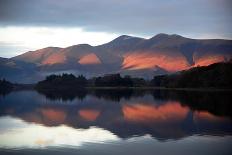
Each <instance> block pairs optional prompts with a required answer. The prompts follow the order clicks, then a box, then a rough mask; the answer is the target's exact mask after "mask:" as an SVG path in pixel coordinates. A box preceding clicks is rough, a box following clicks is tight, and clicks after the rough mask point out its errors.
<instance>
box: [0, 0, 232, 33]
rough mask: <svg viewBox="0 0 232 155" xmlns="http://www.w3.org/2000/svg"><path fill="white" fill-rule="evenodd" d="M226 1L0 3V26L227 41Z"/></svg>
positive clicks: (10, 0)
mask: <svg viewBox="0 0 232 155" xmlns="http://www.w3.org/2000/svg"><path fill="white" fill-rule="evenodd" d="M231 6H232V3H231V1H230V0H191V1H189V0H188V1H187V0H182V1H179V0H156V1H154V0H123V1H119V0H99V1H96V0H69V1H57V0H49V1H48V0H40V1H38V0H17V2H16V1H14V0H0V26H12V25H13V26H51V27H79V28H82V29H84V30H85V31H103V32H109V33H112V32H113V33H120V34H136V35H144V36H151V35H154V34H156V33H160V32H165V33H178V34H182V35H183V34H187V35H188V34H190V35H191V34H193V35H196V36H198V35H200V34H202V33H204V34H211V33H214V34H215V33H216V35H221V36H222V35H223V36H225V37H227V38H232V32H231V29H230V27H232V16H231V15H232V11H231Z"/></svg>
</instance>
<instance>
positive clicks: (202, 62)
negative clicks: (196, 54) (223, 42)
mask: <svg viewBox="0 0 232 155" xmlns="http://www.w3.org/2000/svg"><path fill="white" fill-rule="evenodd" d="M224 60H225V58H224V56H222V55H208V56H204V57H201V58H199V59H197V60H195V65H194V67H197V66H208V65H211V64H213V63H217V62H222V61H224Z"/></svg>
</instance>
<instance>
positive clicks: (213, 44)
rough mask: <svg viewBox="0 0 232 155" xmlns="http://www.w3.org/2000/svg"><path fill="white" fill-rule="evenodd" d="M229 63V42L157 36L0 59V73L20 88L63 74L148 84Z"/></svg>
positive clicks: (122, 38) (231, 55) (231, 44)
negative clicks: (168, 75)
mask: <svg viewBox="0 0 232 155" xmlns="http://www.w3.org/2000/svg"><path fill="white" fill-rule="evenodd" d="M231 58H232V40H222V39H190V38H185V37H182V36H180V35H176V34H174V35H168V34H158V35H156V36H154V37H152V38H150V39H144V38H139V37H133V36H127V35H122V36H120V37H118V38H116V39H114V40H112V41H110V42H108V43H105V44H102V45H99V46H91V45H88V44H79V45H74V46H70V47H67V48H59V47H47V48H44V49H39V50H36V51H29V52H26V53H24V54H21V55H18V56H15V57H12V58H9V59H4V58H2V59H0V70H1V78H2V77H5V78H6V79H9V80H12V81H18V82H24V83H29V82H36V81H37V80H41V79H42V78H44V76H45V75H48V74H52V73H63V72H66V73H74V74H76V75H77V74H83V75H85V76H87V77H91V76H99V75H102V74H110V73H121V74H123V75H125V74H129V75H132V76H140V77H145V78H152V77H153V76H154V75H159V74H165V73H173V72H177V71H180V70H186V69H189V68H192V67H195V66H207V65H209V64H212V63H216V62H222V61H228V60H229V59H231ZM9 63H14V64H15V66H14V67H13V71H12V74H13V73H14V69H15V67H16V66H17V67H16V68H20V71H18V70H17V74H16V75H15V74H14V75H12V74H10V75H9V74H6V72H8V71H9V70H12V66H9V65H6V64H9ZM28 67H29V68H28ZM2 70H3V71H2ZM21 72H23V75H24V77H25V78H22V76H21ZM28 72H29V73H28ZM18 77H21V78H18ZM26 77H27V78H26ZM28 77H31V78H30V79H31V81H30V80H28ZM32 77H33V78H32ZM33 80H34V81H33ZM35 80H36V81H35Z"/></svg>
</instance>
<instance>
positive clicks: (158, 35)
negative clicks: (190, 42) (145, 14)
mask: <svg viewBox="0 0 232 155" xmlns="http://www.w3.org/2000/svg"><path fill="white" fill-rule="evenodd" d="M168 38H182V36H180V35H178V34H166V33H159V34H157V35H155V36H154V37H152V38H151V39H168Z"/></svg>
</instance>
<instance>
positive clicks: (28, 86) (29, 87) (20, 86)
mask: <svg viewBox="0 0 232 155" xmlns="http://www.w3.org/2000/svg"><path fill="white" fill-rule="evenodd" d="M35 86H36V84H14V88H13V90H32V89H36V88H35ZM83 88H85V89H88V90H120V89H134V90H177V91H232V88H213V87H212V88H167V87H146V86H141V87H96V86H87V87H83ZM81 89H82V88H81ZM44 90H51V91H52V90H53V89H44Z"/></svg>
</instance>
